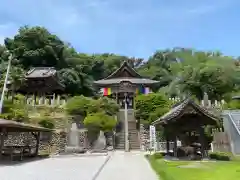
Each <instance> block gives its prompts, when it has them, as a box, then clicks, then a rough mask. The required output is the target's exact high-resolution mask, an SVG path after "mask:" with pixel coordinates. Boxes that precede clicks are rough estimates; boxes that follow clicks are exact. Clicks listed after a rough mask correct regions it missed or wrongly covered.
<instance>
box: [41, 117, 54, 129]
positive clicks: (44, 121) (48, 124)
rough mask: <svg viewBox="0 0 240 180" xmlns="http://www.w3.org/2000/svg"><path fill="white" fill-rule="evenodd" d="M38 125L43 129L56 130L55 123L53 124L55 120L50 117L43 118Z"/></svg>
mask: <svg viewBox="0 0 240 180" xmlns="http://www.w3.org/2000/svg"><path fill="white" fill-rule="evenodd" d="M38 124H39V125H40V126H42V127H45V128H49V129H54V127H55V123H54V122H53V119H52V118H50V117H42V118H41V120H40V121H39V122H38Z"/></svg>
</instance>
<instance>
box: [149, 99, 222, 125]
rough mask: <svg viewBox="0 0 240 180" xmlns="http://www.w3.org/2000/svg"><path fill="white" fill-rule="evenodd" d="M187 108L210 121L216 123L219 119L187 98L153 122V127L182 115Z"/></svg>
mask: <svg viewBox="0 0 240 180" xmlns="http://www.w3.org/2000/svg"><path fill="white" fill-rule="evenodd" d="M189 106H191V107H193V108H194V109H195V110H197V111H199V112H201V113H202V114H203V115H205V116H207V117H209V118H210V119H213V120H215V121H216V122H217V121H218V119H219V118H218V117H217V116H215V115H214V114H213V113H212V112H210V111H208V110H207V109H206V108H204V107H203V106H200V105H198V104H196V103H195V102H194V101H193V100H192V99H190V98H187V99H185V100H184V101H182V102H181V103H180V104H179V105H177V106H175V107H173V108H172V109H171V110H170V111H169V112H168V113H166V114H164V115H163V116H161V117H160V118H159V119H157V120H156V121H154V122H153V123H152V124H153V125H156V124H167V123H168V122H169V121H171V120H173V119H176V118H177V117H179V116H180V115H181V114H182V112H183V111H184V110H185V109H186V108H187V107H189Z"/></svg>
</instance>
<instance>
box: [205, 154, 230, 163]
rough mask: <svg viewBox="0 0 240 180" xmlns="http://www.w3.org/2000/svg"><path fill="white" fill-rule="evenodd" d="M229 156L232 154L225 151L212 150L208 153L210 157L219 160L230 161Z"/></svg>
mask: <svg viewBox="0 0 240 180" xmlns="http://www.w3.org/2000/svg"><path fill="white" fill-rule="evenodd" d="M231 156H232V155H231V154H230V153H226V152H214V153H210V154H209V157H210V159H214V160H219V161H230V160H231Z"/></svg>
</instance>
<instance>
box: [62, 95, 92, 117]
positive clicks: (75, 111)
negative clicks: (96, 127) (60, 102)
mask: <svg viewBox="0 0 240 180" xmlns="http://www.w3.org/2000/svg"><path fill="white" fill-rule="evenodd" d="M90 103H91V99H90V98H87V97H84V96H74V97H72V98H71V99H69V100H68V102H67V104H66V112H67V113H68V114H70V115H86V112H87V110H88V108H89V105H90Z"/></svg>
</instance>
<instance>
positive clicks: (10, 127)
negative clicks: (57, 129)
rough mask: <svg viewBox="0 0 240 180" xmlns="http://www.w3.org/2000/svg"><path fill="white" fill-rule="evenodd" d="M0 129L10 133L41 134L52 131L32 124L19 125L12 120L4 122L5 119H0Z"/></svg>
mask: <svg viewBox="0 0 240 180" xmlns="http://www.w3.org/2000/svg"><path fill="white" fill-rule="evenodd" d="M0 128H6V129H7V131H9V132H10V131H12V132H21V131H22V132H27V131H30V132H37V131H43V132H51V131H54V130H52V129H48V128H44V127H40V126H36V125H32V124H25V123H20V122H16V121H12V120H6V119H0Z"/></svg>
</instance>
